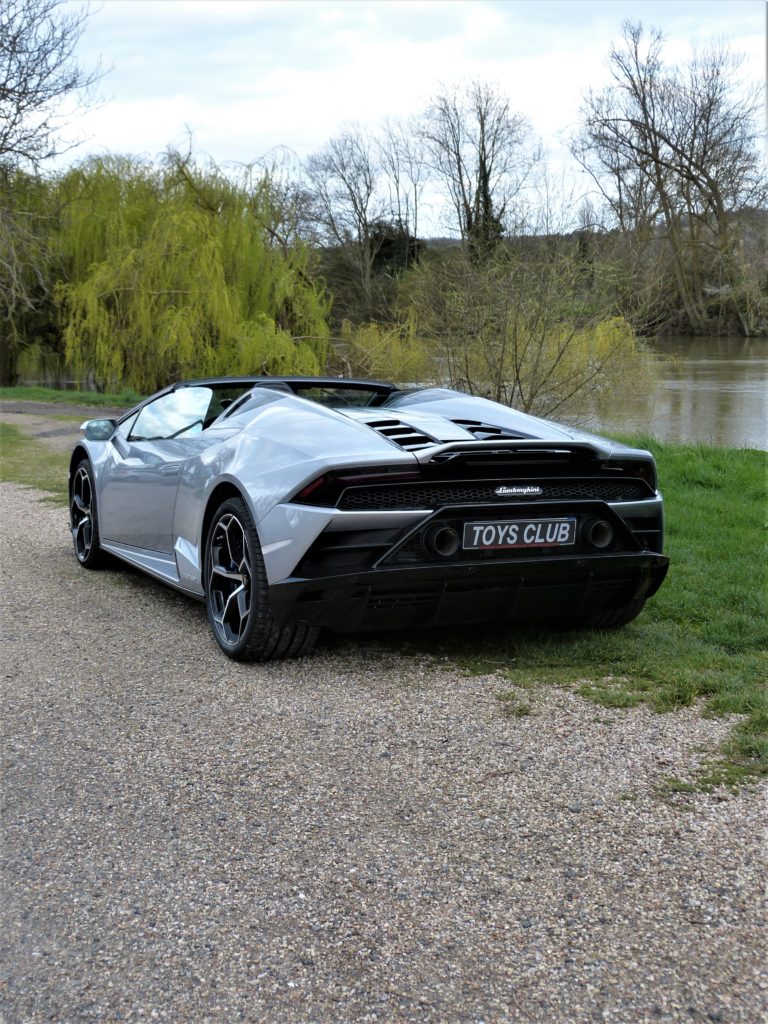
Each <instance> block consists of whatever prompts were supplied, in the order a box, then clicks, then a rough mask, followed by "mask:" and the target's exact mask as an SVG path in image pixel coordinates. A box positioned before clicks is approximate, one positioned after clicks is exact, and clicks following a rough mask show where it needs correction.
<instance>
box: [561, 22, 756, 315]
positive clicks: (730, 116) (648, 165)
mask: <svg viewBox="0 0 768 1024" xmlns="http://www.w3.org/2000/svg"><path fill="white" fill-rule="evenodd" d="M662 47H663V39H662V35H661V33H660V32H658V31H652V32H651V33H650V34H649V36H648V37H646V36H645V34H644V33H643V28H642V26H641V25H639V24H637V25H635V24H631V23H629V22H627V23H625V25H624V35H623V46H621V47H614V48H613V49H612V51H611V54H610V69H611V74H612V77H613V85H612V86H611V87H609V88H607V89H605V90H603V91H602V92H600V93H593V92H590V93H589V94H588V95H587V97H586V99H585V102H584V107H583V124H582V128H581V131H580V133H579V134H578V136H577V137H576V139H575V140H574V143H573V152H574V154H575V155H576V157H577V159H579V160H580V162H581V164H582V166H583V167H585V169H586V170H587V171H588V172H589V173H590V175H591V176H592V177H593V179H594V180H595V182H596V183H597V185H598V188H599V189H600V191H601V192H602V194H603V196H604V197H605V198H606V200H607V201H608V203H609V205H610V208H611V209H612V211H613V213H614V216H615V219H616V223H617V224H618V226H619V227H620V228H621V229H622V230H623V231H632V232H635V233H640V234H643V233H644V234H645V237H646V240H647V245H648V247H649V248H650V249H652V248H653V246H654V245H658V241H659V239H663V241H664V242H665V244H666V250H667V253H668V258H669V260H670V263H671V267H672V271H673V274H674V279H675V284H676V289H677V293H678V297H679V303H680V306H681V308H682V309H683V310H684V313H685V316H686V318H687V320H688V322H689V323H690V325H691V326H692V327H693V328H694V329H698V330H703V329H705V328H706V326H707V325H708V323H709V322H711V319H712V307H713V305H714V306H717V307H719V309H720V310H721V313H722V309H723V308H724V307H730V308H732V309H735V310H736V311H737V312H738V314H739V316H740V317H741V319H742V326H743V328H744V330H745V331H746V332H749V330H750V324H749V323H748V320H749V319H751V318H752V315H751V312H750V309H749V301H748V299H749V295H748V292H749V288H748V287H747V275H745V267H744V261H743V259H742V257H741V255H740V238H739V220H740V217H741V216H742V215H749V214H750V213H751V212H753V211H754V210H755V209H762V208H764V206H765V203H766V198H767V197H768V188H767V187H766V176H765V169H764V166H763V164H762V162H761V160H760V156H759V153H758V149H757V140H758V138H759V135H760V133H759V129H758V126H757V121H756V111H757V96H756V94H755V93H749V92H745V91H744V90H742V88H741V86H740V83H739V82H738V80H737V78H736V73H737V70H738V61H736V60H734V59H733V58H732V57H731V55H730V54H729V52H728V50H727V48H726V47H724V46H718V47H715V48H713V49H710V50H708V51H706V52H704V53H702V54H694V56H693V57H692V59H691V60H690V61H689V62H688V63H687V64H686V65H685V66H684V67H682V68H679V69H678V68H667V67H665V65H664V62H663V55H662Z"/></svg>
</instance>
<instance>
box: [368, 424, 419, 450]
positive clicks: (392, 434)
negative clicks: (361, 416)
mask: <svg viewBox="0 0 768 1024" xmlns="http://www.w3.org/2000/svg"><path fill="white" fill-rule="evenodd" d="M368 426H369V427H371V429H372V430H375V431H376V432H377V433H378V434H381V435H382V436H383V437H387V438H389V440H390V441H394V442H395V444H397V445H399V446H400V447H401V448H404V449H405V450H406V451H408V452H415V451H418V450H419V449H420V448H428V447H429V446H430V445H433V444H435V443H436V442H435V439H434V438H433V437H428V436H427V435H426V434H422V432H421V431H420V430H416V429H415V428H414V427H410V426H408V424H407V423H402V422H401V421H400V420H369V421H368Z"/></svg>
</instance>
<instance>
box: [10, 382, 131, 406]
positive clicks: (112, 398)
mask: <svg viewBox="0 0 768 1024" xmlns="http://www.w3.org/2000/svg"><path fill="white" fill-rule="evenodd" d="M141 397H142V396H141V395H139V394H138V393H137V392H136V391H131V390H130V389H128V388H124V389H123V390H122V391H121V392H120V393H119V394H117V395H102V394H99V392H98V391H59V390H58V389H56V388H41V387H37V386H30V387H17V388H0V399H4V400H5V401H17V402H56V403H61V404H64V403H68V404H71V405H92V406H93V407H94V408H96V409H98V408H104V407H105V406H107V407H112V408H125V409H130V408H131V406H132V405H136V403H137V402H138V401H140V400H141Z"/></svg>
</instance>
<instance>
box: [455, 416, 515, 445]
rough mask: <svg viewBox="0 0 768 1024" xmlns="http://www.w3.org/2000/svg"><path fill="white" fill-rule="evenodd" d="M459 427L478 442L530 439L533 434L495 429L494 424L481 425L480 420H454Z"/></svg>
mask: <svg viewBox="0 0 768 1024" xmlns="http://www.w3.org/2000/svg"><path fill="white" fill-rule="evenodd" d="M452 422H453V423H455V424H456V426H457V427H461V428H462V429H463V430H467V431H469V433H470V434H474V436H475V437H476V438H477V439H478V441H493V440H495V439H496V438H505V437H514V438H518V439H522V438H529V437H531V436H532V435H531V434H516V433H513V431H511V430H505V429H504V428H503V427H495V426H494V425H493V424H492V423H481V422H480V420H452Z"/></svg>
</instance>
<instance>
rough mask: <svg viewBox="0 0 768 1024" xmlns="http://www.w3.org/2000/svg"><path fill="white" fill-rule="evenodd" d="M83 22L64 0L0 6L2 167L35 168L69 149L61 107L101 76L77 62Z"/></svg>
mask: <svg viewBox="0 0 768 1024" xmlns="http://www.w3.org/2000/svg"><path fill="white" fill-rule="evenodd" d="M87 19H88V11H87V9H85V8H82V9H80V10H74V9H73V8H71V6H70V5H69V4H66V3H65V2H64V0H3V3H2V4H0V163H5V164H26V165H28V166H32V167H37V166H38V165H39V164H40V163H41V161H44V160H48V159H50V158H51V157H53V156H56V155H57V154H58V153H60V152H61V151H62V148H67V147H66V146H65V144H63V143H62V142H61V140H60V138H59V131H60V129H61V119H60V117H59V114H58V110H59V106H60V104H61V102H62V100H64V99H65V98H67V97H71V96H73V95H75V96H78V97H84V96H86V95H87V93H88V90H89V89H90V88H91V86H92V85H93V84H94V83H95V81H96V80H97V79H98V77H99V74H100V72H99V71H98V70H96V71H92V72H88V71H85V70H83V69H82V68H81V67H80V65H79V64H78V63H77V61H76V59H75V48H76V46H77V42H78V40H79V39H80V36H81V35H82V33H83V29H84V27H85V23H86V21H87Z"/></svg>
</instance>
